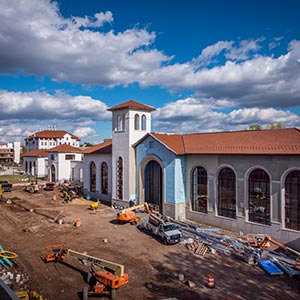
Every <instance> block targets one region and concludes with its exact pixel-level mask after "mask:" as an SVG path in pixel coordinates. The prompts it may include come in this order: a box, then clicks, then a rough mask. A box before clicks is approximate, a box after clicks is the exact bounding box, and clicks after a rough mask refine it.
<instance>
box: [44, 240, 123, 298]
mask: <svg viewBox="0 0 300 300" xmlns="http://www.w3.org/2000/svg"><path fill="white" fill-rule="evenodd" d="M68 255H69V256H74V257H77V258H79V259H81V260H86V261H89V262H91V263H92V265H91V272H90V273H89V274H88V280H87V283H88V284H89V287H87V286H84V287H83V300H87V299H89V297H100V296H104V295H105V296H109V297H110V299H112V300H114V299H116V290H117V289H118V288H120V287H121V286H123V285H124V284H125V283H127V282H128V274H126V273H124V266H123V265H120V264H117V263H114V262H111V261H108V260H104V259H102V258H97V257H94V256H91V255H87V254H84V253H81V252H77V251H74V250H71V249H67V248H66V247H65V245H63V244H59V245H52V246H48V247H46V248H45V256H44V261H45V262H52V261H55V262H57V261H61V260H64V259H65V258H66V257H67V256H68Z"/></svg>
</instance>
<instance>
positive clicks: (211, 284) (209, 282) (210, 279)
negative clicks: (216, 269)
mask: <svg viewBox="0 0 300 300" xmlns="http://www.w3.org/2000/svg"><path fill="white" fill-rule="evenodd" d="M207 287H209V288H214V287H215V276H214V275H213V274H208V275H207Z"/></svg>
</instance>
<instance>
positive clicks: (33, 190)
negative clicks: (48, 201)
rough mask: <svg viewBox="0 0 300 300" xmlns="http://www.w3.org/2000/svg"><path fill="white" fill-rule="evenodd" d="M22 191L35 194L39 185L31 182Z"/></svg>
mask: <svg viewBox="0 0 300 300" xmlns="http://www.w3.org/2000/svg"><path fill="white" fill-rule="evenodd" d="M24 190H25V191H26V192H29V193H31V194H33V193H37V192H38V191H39V185H38V184H37V182H36V181H32V182H31V183H30V184H29V185H26V186H25V188H24Z"/></svg>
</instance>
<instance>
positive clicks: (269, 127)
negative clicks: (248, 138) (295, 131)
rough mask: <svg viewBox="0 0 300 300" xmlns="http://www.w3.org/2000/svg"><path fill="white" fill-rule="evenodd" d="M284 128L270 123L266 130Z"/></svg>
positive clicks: (279, 124) (281, 125) (278, 124)
mask: <svg viewBox="0 0 300 300" xmlns="http://www.w3.org/2000/svg"><path fill="white" fill-rule="evenodd" d="M283 128H285V126H284V125H283V124H282V123H271V124H269V125H267V127H266V129H283Z"/></svg>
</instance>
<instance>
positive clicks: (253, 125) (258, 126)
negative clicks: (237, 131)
mask: <svg viewBox="0 0 300 300" xmlns="http://www.w3.org/2000/svg"><path fill="white" fill-rule="evenodd" d="M261 129H262V128H261V126H260V125H259V124H252V125H249V127H248V130H261Z"/></svg>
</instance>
